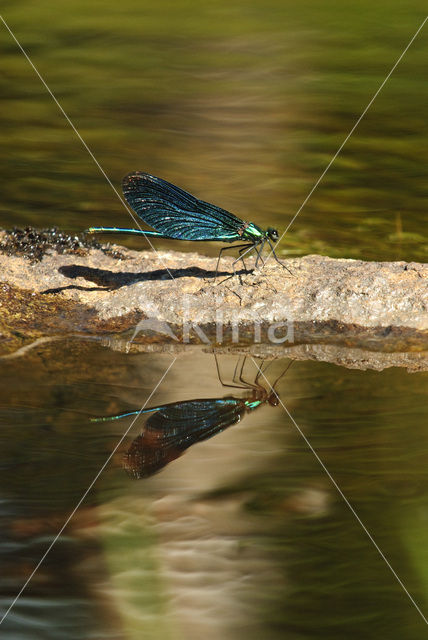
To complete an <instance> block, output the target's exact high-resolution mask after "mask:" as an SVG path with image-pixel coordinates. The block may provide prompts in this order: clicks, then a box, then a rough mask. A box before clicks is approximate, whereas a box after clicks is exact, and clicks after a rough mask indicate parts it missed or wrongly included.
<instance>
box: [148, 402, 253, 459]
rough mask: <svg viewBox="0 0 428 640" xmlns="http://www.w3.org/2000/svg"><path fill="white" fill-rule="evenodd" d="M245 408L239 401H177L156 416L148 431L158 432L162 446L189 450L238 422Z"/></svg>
mask: <svg viewBox="0 0 428 640" xmlns="http://www.w3.org/2000/svg"><path fill="white" fill-rule="evenodd" d="M243 408H244V402H243V401H242V400H240V399H239V398H222V399H211V400H189V401H187V402H177V403H176V404H173V405H166V406H165V407H163V408H161V409H160V410H159V411H156V413H154V414H152V415H151V416H150V418H149V419H148V420H147V422H146V426H145V430H146V431H150V432H156V434H157V438H158V440H159V442H161V441H162V446H167V447H168V446H180V447H182V448H183V449H187V447H190V445H192V444H194V443H195V442H200V441H201V440H205V439H206V438H209V437H211V436H212V435H213V434H214V433H219V432H220V431H222V430H223V429H225V428H226V427H228V426H229V425H231V424H234V423H235V422H237V421H238V420H239V418H240V415H241V413H242V411H243Z"/></svg>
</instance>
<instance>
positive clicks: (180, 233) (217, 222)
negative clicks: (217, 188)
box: [122, 171, 244, 242]
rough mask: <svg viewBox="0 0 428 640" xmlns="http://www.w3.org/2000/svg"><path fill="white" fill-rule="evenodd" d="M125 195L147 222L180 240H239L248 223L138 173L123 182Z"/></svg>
mask: <svg viewBox="0 0 428 640" xmlns="http://www.w3.org/2000/svg"><path fill="white" fill-rule="evenodd" d="M122 187H123V194H124V196H125V198H126V200H127V202H128V203H129V204H130V205H131V207H132V208H133V209H134V211H135V212H136V213H138V215H139V216H140V218H141V219H142V220H144V222H146V223H147V224H148V225H150V226H151V227H153V229H156V231H159V232H161V233H163V234H165V235H168V236H169V237H170V238H174V239H176V240H209V239H216V238H219V239H220V238H221V239H223V240H225V241H226V242H227V241H230V242H232V241H234V240H239V239H240V235H239V233H238V229H240V228H241V227H242V225H243V224H244V222H243V221H242V220H241V219H240V218H238V217H236V216H234V215H233V214H232V213H229V212H228V211H225V210H224V209H220V207H216V206H215V205H213V204H209V203H208V202H204V201H203V200H198V198H195V197H194V196H192V195H190V193H187V192H186V191H183V189H180V188H179V187H176V186H175V185H173V184H171V183H169V182H166V181H165V180H162V178H157V177H156V176H152V175H150V174H148V173H143V172H140V171H136V172H135V173H130V174H129V175H127V176H126V177H125V178H124V179H123V183H122Z"/></svg>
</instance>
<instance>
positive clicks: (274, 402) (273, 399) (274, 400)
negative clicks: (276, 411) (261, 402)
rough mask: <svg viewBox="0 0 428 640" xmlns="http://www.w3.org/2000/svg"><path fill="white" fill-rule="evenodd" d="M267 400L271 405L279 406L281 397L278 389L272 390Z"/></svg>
mask: <svg viewBox="0 0 428 640" xmlns="http://www.w3.org/2000/svg"><path fill="white" fill-rule="evenodd" d="M267 401H268V403H269V404H270V406H271V407H277V406H278V405H279V398H278V395H277V393H276V391H272V393H270V394H269V395H268V397H267Z"/></svg>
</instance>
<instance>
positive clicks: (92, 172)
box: [0, 0, 428, 260]
mask: <svg viewBox="0 0 428 640" xmlns="http://www.w3.org/2000/svg"><path fill="white" fill-rule="evenodd" d="M425 12H426V6H425V5H424V3H422V2H420V1H418V2H416V1H414V0H410V2H407V3H406V4H403V3H391V2H385V1H381V2H377V3H373V2H367V1H365V0H364V1H362V2H358V3H340V2H335V1H332V0H330V1H327V2H323V3H320V2H318V1H305V2H299V3H295V2H291V1H286V2H284V1H281V2H278V1H269V0H268V1H267V2H266V1H264V2H252V3H248V2H242V1H239V2H235V3H229V2H226V1H225V0H217V1H216V2H200V3H194V2H185V1H183V0H179V1H176V2H158V3H154V2H148V1H147V0H143V1H141V0H138V1H135V0H130V1H129V2H127V3H126V6H122V5H120V3H115V2H91V3H87V2H83V1H79V0H74V1H73V2H68V3H53V2H52V1H51V0H49V1H47V0H40V1H39V2H29V1H27V2H4V3H3V15H4V18H5V19H6V21H7V22H8V24H9V26H10V28H11V29H12V30H13V32H14V33H15V35H16V37H17V38H18V40H19V41H20V43H21V44H22V45H23V47H24V48H25V49H26V50H27V52H28V54H29V55H30V57H31V59H32V60H33V62H34V64H35V65H36V67H37V68H38V69H39V71H40V73H41V74H42V76H43V77H44V78H45V80H46V82H47V84H48V85H49V87H50V88H51V90H52V91H53V92H54V94H55V95H56V96H57V98H58V100H59V102H60V103H61V105H62V106H63V108H64V109H65V111H66V112H67V114H68V115H69V116H70V118H71V119H72V121H73V122H74V124H75V125H76V127H77V129H78V130H79V132H80V133H81V135H82V136H83V138H84V140H85V141H86V142H87V144H88V145H89V146H90V148H91V149H92V150H93V152H94V154H95V156H96V157H97V159H98V160H99V162H100V164H101V165H102V167H103V168H104V169H105V171H106V173H107V174H108V175H109V177H110V178H111V180H112V181H113V183H114V184H115V186H116V187H117V188H118V189H120V182H121V179H122V177H123V176H124V175H125V174H126V173H128V172H129V171H131V170H135V169H138V170H143V171H148V172H151V173H154V174H156V175H160V176H161V177H164V178H166V179H168V180H170V181H172V182H174V183H176V184H178V185H179V186H182V187H183V188H185V189H188V190H189V191H191V192H192V193H194V194H195V195H197V196H199V197H201V198H203V199H205V200H208V201H211V202H214V203H216V204H218V205H220V206H223V207H225V208H227V209H229V210H231V211H233V212H235V213H237V214H238V215H239V216H241V217H243V218H246V219H251V220H254V221H256V222H258V223H260V224H262V225H268V224H271V225H274V226H277V227H278V228H279V229H280V230H283V229H285V227H286V226H287V224H288V222H289V221H290V219H291V218H292V216H293V215H294V213H295V212H296V211H297V209H298V208H299V206H300V205H301V203H302V202H303V200H304V198H305V197H306V195H307V194H308V193H309V191H310V189H311V188H312V186H313V184H314V183H315V181H316V180H317V178H318V177H319V175H320V174H321V173H322V171H323V170H324V168H325V167H326V165H327V164H328V162H329V160H330V159H331V157H332V155H333V154H334V153H335V151H336V150H337V148H338V147H339V145H340V143H341V142H342V141H343V140H344V138H345V136H346V135H347V133H348V132H349V131H350V129H351V128H352V126H353V125H354V123H355V121H356V120H357V118H358V117H359V115H360V114H361V113H362V111H363V109H364V108H365V107H366V105H367V103H368V102H369V100H370V99H371V97H372V96H373V94H374V93H375V91H376V90H377V88H378V87H379V85H380V84H381V82H382V81H383V79H384V78H385V76H386V75H387V73H388V72H389V70H390V69H391V67H392V65H393V64H394V62H395V61H396V59H397V58H398V56H399V55H400V53H401V51H402V50H403V49H404V47H405V46H406V44H407V43H408V41H409V40H410V38H411V36H412V34H413V33H414V32H415V31H416V29H417V27H418V26H419V25H420V24H421V22H422V20H423V17H424V13H425ZM427 37H428V36H427V29H423V30H422V32H421V33H420V35H419V36H418V38H417V39H416V41H415V42H414V43H413V45H412V46H411V48H410V50H409V51H408V53H407V54H406V56H405V57H404V59H403V60H402V62H401V63H400V65H399V67H398V68H397V69H396V71H395V72H394V74H393V76H392V77H391V79H390V80H389V81H388V83H387V85H386V86H385V87H384V89H383V90H382V92H381V94H380V95H379V96H378V98H377V99H376V101H375V103H374V104H373V105H372V107H371V108H370V110H369V112H368V114H367V116H366V117H365V118H364V120H363V121H362V122H361V124H360V125H359V127H358V129H357V130H356V131H355V133H354V134H353V136H352V138H351V139H350V140H349V142H348V143H347V144H346V146H345V148H344V149H343V151H342V153H341V154H340V156H339V157H338V158H337V160H336V161H335V162H334V164H333V166H332V167H331V169H330V170H329V172H328V174H327V175H326V177H325V178H324V180H323V182H322V183H321V185H320V186H319V187H318V189H317V190H316V191H315V193H314V194H313V196H312V198H311V199H310V201H309V202H308V203H307V204H306V206H305V207H304V209H303V211H302V212H301V214H300V215H299V217H298V219H297V220H296V222H295V223H294V225H293V226H292V228H291V230H290V232H289V233H288V235H287V238H286V239H285V240H284V241H283V243H282V245H281V250H282V252H283V253H284V252H285V253H292V254H296V255H299V254H301V253H307V252H319V253H323V254H328V255H331V256H344V257H360V258H365V259H372V260H373V259H406V260H424V259H426V256H427V253H428V243H427V240H426V239H424V236H423V227H422V225H423V223H424V218H425V210H426V198H427V195H428V188H427V165H426V160H425V159H426V157H427V151H428V124H427V122H428V119H427V102H428V84H427V82H426V52H427ZM1 48H2V75H1V79H0V83H1V96H2V105H1V106H2V108H1V115H0V118H1V120H0V126H1V130H2V134H3V135H2V137H1V160H0V162H1V167H0V170H1V176H2V199H1V204H0V211H1V213H0V215H1V225H2V226H4V227H11V226H14V225H18V226H25V225H28V224H33V225H37V226H48V225H54V224H55V225H58V226H59V227H61V228H64V229H68V230H70V231H74V232H77V231H81V230H83V229H85V228H86V227H88V226H90V225H105V226H109V225H116V226H129V223H130V218H129V215H128V214H127V212H126V211H125V210H124V208H123V206H122V205H121V203H120V202H119V200H118V199H117V197H116V195H115V194H114V193H113V191H112V189H111V188H110V187H109V185H108V184H107V182H106V181H105V179H104V178H103V177H102V175H101V174H100V173H99V170H98V169H97V167H96V166H95V164H94V163H93V161H92V160H91V158H90V157H89V155H88V153H87V151H86V150H85V149H84V148H83V147H82V145H81V143H80V142H79V140H78V139H77V138H76V136H75V134H74V133H73V131H72V130H71V128H70V126H69V125H68V124H67V122H66V121H65V119H64V117H63V116H62V114H61V113H60V112H59V110H58V108H57V106H56V105H55V104H54V102H53V100H52V99H51V97H50V96H49V95H48V94H47V92H46V90H45V88H44V87H43V86H42V84H41V82H40V80H39V79H38V78H37V76H36V75H35V73H34V71H33V69H31V67H30V66H29V64H28V62H27V61H26V60H25V58H24V57H23V55H22V53H21V52H20V51H19V50H18V48H17V45H16V43H15V42H14V41H13V40H12V38H11V36H10V35H9V34H8V33H7V31H6V29H5V28H4V27H2V37H1ZM126 242H129V243H130V246H141V241H139V242H136V241H135V240H126ZM160 246H163V245H160ZM164 246H171V244H169V245H167V244H165V245H164ZM174 246H176V244H175V245H174ZM180 248H184V249H186V248H190V246H188V247H186V245H185V244H184V243H181V244H180ZM191 248H192V249H193V250H194V249H195V246H194V245H193V246H192V247H191ZM207 250H208V251H209V252H210V251H211V252H212V253H213V254H214V253H216V252H217V248H216V247H208V246H207V245H206V244H205V245H204V247H203V248H202V247H200V251H201V252H202V251H207Z"/></svg>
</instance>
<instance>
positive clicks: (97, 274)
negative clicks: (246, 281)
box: [42, 265, 245, 293]
mask: <svg viewBox="0 0 428 640" xmlns="http://www.w3.org/2000/svg"><path fill="white" fill-rule="evenodd" d="M58 271H59V273H61V275H63V276H65V277H66V278H70V279H72V280H74V279H76V278H84V279H85V280H89V281H90V282H93V283H95V284H96V285H98V286H96V287H85V286H83V285H75V284H70V285H66V286H63V287H55V288H53V289H46V290H45V291H43V292H42V293H59V292H60V291H64V290H66V289H79V290H81V291H102V290H105V289H107V290H113V289H120V287H126V286H128V285H132V284H135V283H136V282H144V281H148V280H167V279H170V278H171V276H172V277H173V278H186V277H187V278H215V277H216V276H225V277H227V276H231V275H233V274H232V273H230V272H229V271H218V272H217V273H216V272H215V271H213V270H210V271H208V270H207V269H200V268H199V267H186V268H184V269H169V270H167V269H156V270H155V271H146V272H144V273H136V272H134V271H125V272H124V271H121V272H115V271H109V270H108V269H95V268H92V267H84V266H82V265H66V266H62V267H60V268H59V269H58ZM237 273H238V274H244V273H245V270H243V269H242V270H241V271H237Z"/></svg>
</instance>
